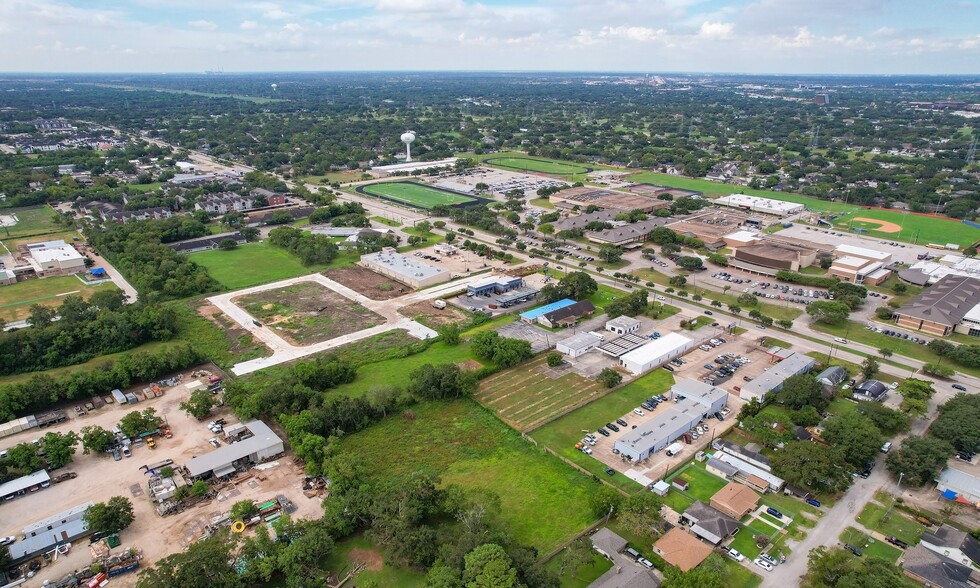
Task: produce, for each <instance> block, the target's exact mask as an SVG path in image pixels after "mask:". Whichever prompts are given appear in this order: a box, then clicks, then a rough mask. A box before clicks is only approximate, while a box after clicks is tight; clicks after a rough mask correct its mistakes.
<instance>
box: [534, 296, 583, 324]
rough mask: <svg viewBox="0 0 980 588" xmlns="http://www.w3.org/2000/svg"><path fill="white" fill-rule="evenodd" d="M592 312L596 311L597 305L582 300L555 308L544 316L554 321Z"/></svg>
mask: <svg viewBox="0 0 980 588" xmlns="http://www.w3.org/2000/svg"><path fill="white" fill-rule="evenodd" d="M592 312H595V305H594V304H592V302H591V301H589V300H580V301H578V302H576V303H575V304H572V305H569V306H566V307H564V308H559V309H558V310H553V311H551V312H549V313H548V314H546V315H544V318H545V319H547V320H548V321H549V322H552V323H553V322H556V321H560V320H564V319H567V318H571V317H580V316H585V315H587V314H589V313H592Z"/></svg>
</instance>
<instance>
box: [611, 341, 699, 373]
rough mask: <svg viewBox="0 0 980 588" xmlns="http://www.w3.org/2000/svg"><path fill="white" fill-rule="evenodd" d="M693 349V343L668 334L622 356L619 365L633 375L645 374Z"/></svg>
mask: <svg viewBox="0 0 980 588" xmlns="http://www.w3.org/2000/svg"><path fill="white" fill-rule="evenodd" d="M693 348H694V341H692V340H690V339H688V338H687V337H685V336H684V335H679V334H677V333H668V334H667V335H666V336H664V337H661V338H660V339H657V340H655V341H651V342H649V343H647V344H646V345H644V346H642V347H639V348H637V349H634V350H633V351H630V352H629V353H626V354H624V355H623V356H621V357H620V358H619V365H621V366H623V367H624V368H626V369H627V370H629V371H630V372H632V373H633V374H636V375H640V374H645V373H647V372H649V371H650V370H652V369H655V368H658V367H660V366H661V365H663V364H665V363H667V362H668V361H670V360H672V359H674V358H675V357H680V356H681V355H684V354H685V353H687V352H688V351H690V350H691V349H693Z"/></svg>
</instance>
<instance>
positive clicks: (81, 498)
mask: <svg viewBox="0 0 980 588" xmlns="http://www.w3.org/2000/svg"><path fill="white" fill-rule="evenodd" d="M184 381H185V382H186V381H188V378H185V380H184ZM187 396H188V395H187V393H186V389H185V388H184V387H183V386H177V387H175V388H173V389H171V390H168V391H167V393H166V394H165V395H164V396H162V397H160V398H154V399H152V400H148V401H145V402H140V403H139V404H137V405H136V406H133V407H129V406H121V407H120V406H118V405H115V404H112V405H108V406H106V407H104V408H102V409H99V410H96V411H94V412H90V413H88V414H87V415H85V416H83V417H80V418H70V419H69V420H68V421H67V422H65V423H61V424H59V425H57V426H55V427H50V428H46V429H41V430H38V429H35V430H32V431H25V432H22V433H19V434H17V435H14V436H11V437H6V438H4V439H3V447H4V448H8V447H10V446H13V445H16V444H18V443H23V442H29V441H31V440H32V439H35V438H37V437H40V436H41V435H42V434H44V433H47V432H49V431H58V432H67V431H76V432H77V431H79V430H80V429H81V428H82V427H84V426H87V425H99V426H101V427H104V428H106V429H109V428H111V427H113V426H114V425H115V424H116V423H117V422H118V421H119V419H120V418H121V417H122V416H123V415H125V414H126V413H128V412H130V411H131V410H134V409H139V410H144V409H146V408H149V407H153V408H155V409H156V411H157V414H159V415H161V416H163V417H165V418H166V419H167V422H168V423H169V424H170V425H171V427H172V429H173V432H174V436H173V438H172V439H159V440H158V442H157V448H156V449H149V448H147V447H145V446H141V447H134V448H133V456H132V457H131V458H123V459H122V460H120V461H114V460H113V459H112V456H111V455H109V454H99V455H94V454H90V455H83V454H82V453H81V449H79V450H78V451H77V452H76V454H75V456H74V462H73V463H71V464H69V465H68V466H67V467H65V468H63V469H62V470H57V472H56V473H60V472H62V471H70V472H75V473H77V474H78V477H77V478H75V479H74V480H68V481H65V482H62V483H61V484H52V485H51V487H50V488H47V489H44V490H40V491H38V492H35V493H34V494H29V495H27V496H24V497H21V498H18V499H15V500H12V501H10V502H4V503H0V535H19V534H20V533H21V532H22V529H23V528H24V527H25V526H26V525H28V524H30V523H32V522H34V521H37V520H39V519H42V518H44V517H48V516H51V515H53V514H56V513H58V512H61V511H63V510H65V509H67V508H71V507H73V506H76V505H79V504H84V503H86V502H90V501H91V502H104V501H106V500H108V499H109V498H111V497H112V496H124V497H126V498H128V499H130V500H131V501H132V503H133V511H134V513H135V514H136V521H135V522H134V523H133V524H132V526H130V527H129V528H128V529H126V530H124V531H123V532H122V533H120V534H119V536H120V539H122V546H121V547H120V549H125V548H128V547H139V548H140V549H142V550H143V554H144V565H150V564H152V563H153V562H155V561H157V560H159V559H161V558H163V557H166V556H167V555H169V554H172V553H176V552H179V551H182V550H183V549H184V548H185V547H186V546H187V545H188V544H189V543H190V542H191V541H193V540H194V539H196V538H197V537H199V536H200V530H201V529H202V528H203V527H204V524H206V522H207V521H208V520H210V519H211V518H212V517H214V516H216V515H218V514H221V513H225V512H228V511H229V510H230V509H231V505H232V504H234V503H235V502H237V501H238V500H243V499H255V500H263V501H264V500H269V499H272V498H275V496H276V495H277V494H284V495H285V496H286V497H288V498H289V499H290V500H291V501H292V502H293V503H294V504H295V505H296V506H297V508H298V510H297V512H296V513H294V514H293V515H292V516H293V517H294V518H317V517H320V516H322V511H321V508H320V502H319V500H317V499H312V500H311V499H309V498H306V497H305V496H304V495H303V492H302V481H303V476H304V473H303V471H302V469H301V468H299V467H298V466H296V465H295V464H294V463H293V460H292V458H291V457H290V456H289V455H288V454H287V456H286V457H284V458H280V460H279V462H278V465H276V466H274V467H270V468H269V469H266V470H264V471H261V472H259V471H256V472H255V473H254V474H253V476H252V477H251V478H250V479H247V480H245V481H243V482H242V483H239V484H237V485H235V486H234V487H233V488H230V489H228V490H225V491H224V493H223V495H222V496H219V498H218V499H217V500H212V501H209V502H206V503H203V504H201V505H199V506H197V507H194V508H191V509H189V510H186V511H184V512H181V513H179V514H177V515H174V516H170V517H165V518H163V517H160V516H159V515H157V514H156V512H155V510H154V505H153V504H151V502H150V499H149V498H148V497H147V488H146V481H147V479H148V476H146V475H144V473H143V471H142V470H141V469H140V466H141V465H143V464H146V463H152V462H156V461H161V460H164V459H167V458H169V459H173V460H174V462H176V463H178V464H180V463H184V462H186V461H188V460H190V459H191V457H192V456H195V455H203V454H205V453H208V452H210V451H211V450H212V447H211V446H210V445H209V444H208V439H209V438H211V437H212V436H213V433H211V432H210V431H209V430H208V429H207V427H206V426H205V424H206V423H201V422H198V421H197V420H196V419H194V418H192V417H190V416H189V415H188V414H187V413H185V412H183V411H181V410H180V409H179V408H178V404H179V403H180V402H181V401H183V400H186V399H187ZM219 415H220V416H222V417H224V418H226V419H227V420H228V421H229V422H236V421H237V420H238V419H237V418H235V417H234V416H233V415H232V414H231V412H230V411H228V410H225V411H224V412H216V413H215V416H216V417H217V416H219ZM114 551H116V550H114ZM91 561H92V556H91V554H90V552H89V549H88V541H87V540H86V539H81V540H80V541H78V542H76V543H75V544H74V545H73V548H72V551H71V553H69V554H68V555H67V556H64V557H60V558H59V559H58V561H56V562H55V563H54V564H53V565H51V566H48V567H45V568H42V570H41V572H40V573H39V574H38V575H37V576H35V577H34V578H31V579H30V580H29V581H28V582H27V583H26V584H24V586H28V587H33V586H41V585H42V582H43V581H44V580H55V579H57V578H61V577H63V576H64V575H65V574H66V573H68V572H71V571H73V570H75V569H78V568H81V567H84V566H86V565H88V564H89V563H91ZM135 581H136V574H126V575H124V576H120V577H119V578H118V579H116V578H113V580H112V584H113V586H132V585H134V584H135Z"/></svg>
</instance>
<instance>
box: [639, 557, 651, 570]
mask: <svg viewBox="0 0 980 588" xmlns="http://www.w3.org/2000/svg"><path fill="white" fill-rule="evenodd" d="M636 563H638V564H640V565H641V566H643V567H645V568H646V569H648V570H652V569H653V562H652V561H650V560H648V559H647V558H645V557H641V558H639V559H637V560H636Z"/></svg>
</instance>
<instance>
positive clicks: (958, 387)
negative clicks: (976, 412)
mask: <svg viewBox="0 0 980 588" xmlns="http://www.w3.org/2000/svg"><path fill="white" fill-rule="evenodd" d="M953 389H954V390H960V391H962V392H966V386H964V385H963V384H953Z"/></svg>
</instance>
